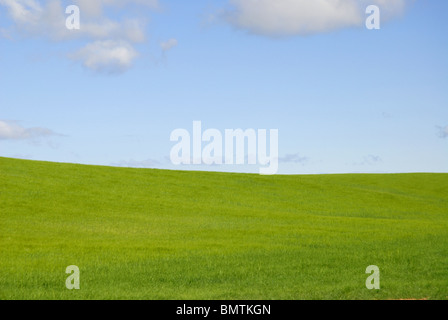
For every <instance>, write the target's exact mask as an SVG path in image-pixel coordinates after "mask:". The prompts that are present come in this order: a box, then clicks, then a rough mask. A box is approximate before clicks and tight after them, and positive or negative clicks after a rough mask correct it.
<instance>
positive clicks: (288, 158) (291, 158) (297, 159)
mask: <svg viewBox="0 0 448 320" xmlns="http://www.w3.org/2000/svg"><path fill="white" fill-rule="evenodd" d="M308 160H309V159H308V157H304V156H301V155H300V154H299V153H294V154H287V155H285V156H284V157H279V158H278V162H280V163H301V164H305V163H306V162H307V161H308Z"/></svg>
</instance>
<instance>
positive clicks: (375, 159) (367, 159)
mask: <svg viewBox="0 0 448 320" xmlns="http://www.w3.org/2000/svg"><path fill="white" fill-rule="evenodd" d="M382 161H383V160H382V159H381V157H380V156H377V155H373V154H369V155H367V156H364V157H363V158H362V160H361V161H359V162H355V163H353V165H355V166H365V165H369V166H372V165H375V164H378V163H379V162H382Z"/></svg>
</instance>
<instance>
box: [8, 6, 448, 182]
mask: <svg viewBox="0 0 448 320" xmlns="http://www.w3.org/2000/svg"><path fill="white" fill-rule="evenodd" d="M93 2H94V3H96V4H95V5H92V3H93ZM93 2H92V1H91V3H90V4H89V2H88V1H75V0H73V1H56V0H54V1H40V2H39V1H37V0H17V1H13V0H0V156H5V157H18V158H29V159H35V160H47V161H58V162H59V161H60V162H74V163H84V164H98V165H120V166H137V167H156V168H167V169H180V170H184V169H185V170H219V171H238V172H258V168H259V166H257V165H255V166H254V165H242V166H241V165H240V166H237V165H234V166H230V165H223V166H205V165H200V166H193V165H190V166H174V165H172V164H171V163H170V161H169V159H168V156H169V154H170V150H171V148H172V147H173V145H174V144H175V143H174V142H171V141H170V133H171V132H172V131H173V130H174V129H176V128H185V129H187V130H190V131H191V130H192V123H193V121H195V120H200V121H202V126H203V129H204V130H205V129H207V128H216V129H219V130H222V131H224V130H225V129H236V128H242V129H247V128H254V129H258V128H260V129H278V130H279V171H278V173H281V174H302V173H306V174H308V173H351V172H368V173H370V172H372V173H376V172H448V90H447V89H448V58H447V57H448V37H447V34H448V20H447V19H446V17H445V16H446V12H448V2H447V1H441V0H440V1H439V0H431V1H430V0H415V1H411V0H390V1H384V0H372V1H365V0H360V1H358V0H356V1H355V0H347V1H346V2H345V4H346V5H347V7H345V8H343V9H344V10H342V9H340V8H336V7H334V5H332V3H334V0H320V1H315V2H313V3H314V4H312V5H310V3H311V1H309V0H279V1H277V2H276V1H272V0H258V1H245V2H244V1H243V0H228V1H227V0H219V1H211V0H205V1H194V2H193V1H170V0H159V1H156V0H148V1H145V0H140V1H138V0H133V1H132V0H129V1H128V0H108V1H107V0H104V1H93ZM273 3H277V4H276V5H274V4H273ZM70 4H76V5H78V6H79V8H80V13H81V19H80V23H81V26H80V29H79V30H70V31H69V30H67V29H66V28H65V18H66V17H67V16H68V15H66V14H65V7H66V6H68V5H70ZM368 4H376V5H378V7H379V8H380V10H381V29H380V30H368V29H367V28H366V27H365V25H364V20H365V19H366V17H367V15H366V14H365V12H364V10H365V7H366V5H368ZM319 6H320V7H319ZM77 32H78V33H77ZM113 50H121V51H120V52H121V53H120V54H119V56H118V57H117V56H114V55H113V54H112V53H111V52H112V51H113ZM114 52H117V51H114Z"/></svg>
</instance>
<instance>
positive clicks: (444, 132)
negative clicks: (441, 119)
mask: <svg viewBox="0 0 448 320" xmlns="http://www.w3.org/2000/svg"><path fill="white" fill-rule="evenodd" d="M437 130H438V136H439V137H440V138H442V139H445V138H448V126H446V127H440V126H437Z"/></svg>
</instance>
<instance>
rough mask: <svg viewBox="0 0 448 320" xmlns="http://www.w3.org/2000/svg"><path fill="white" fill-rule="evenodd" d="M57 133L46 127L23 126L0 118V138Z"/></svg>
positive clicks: (36, 136)
mask: <svg viewBox="0 0 448 320" xmlns="http://www.w3.org/2000/svg"><path fill="white" fill-rule="evenodd" d="M54 135H58V134H57V133H55V132H53V131H51V130H50V129H47V128H40V127H34V128H24V127H22V126H20V125H19V124H17V123H16V122H12V121H3V120H0V140H27V139H36V138H40V137H46V136H54Z"/></svg>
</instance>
